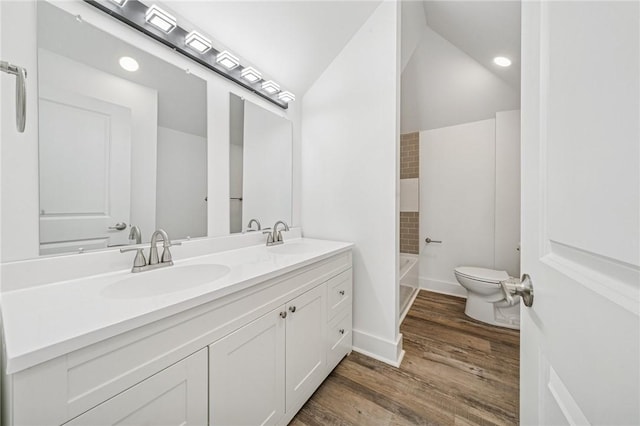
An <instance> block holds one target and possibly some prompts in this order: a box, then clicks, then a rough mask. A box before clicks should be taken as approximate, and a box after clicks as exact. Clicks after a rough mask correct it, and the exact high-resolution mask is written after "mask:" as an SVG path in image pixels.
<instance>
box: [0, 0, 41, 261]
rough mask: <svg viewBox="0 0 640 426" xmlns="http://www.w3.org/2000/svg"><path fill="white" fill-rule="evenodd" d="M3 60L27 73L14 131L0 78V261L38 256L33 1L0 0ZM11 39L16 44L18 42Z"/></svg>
mask: <svg viewBox="0 0 640 426" xmlns="http://www.w3.org/2000/svg"><path fill="white" fill-rule="evenodd" d="M0 7H1V8H2V24H1V25H0V32H1V36H0V39H1V42H2V54H3V55H4V56H3V57H2V60H3V61H10V62H11V63H13V64H16V65H20V66H23V67H25V68H26V69H27V73H28V75H27V122H26V128H25V132H24V133H18V132H17V131H16V127H15V122H16V115H15V114H16V106H15V105H16V104H15V90H16V81H15V77H13V76H9V75H7V74H5V73H2V74H0V84H1V86H2V97H0V108H1V109H2V112H1V114H2V115H1V119H2V135H1V138H2V139H1V142H2V147H1V155H0V157H1V166H0V167H1V169H2V171H1V173H2V178H1V182H2V191H0V196H1V197H2V209H3V210H2V224H1V225H2V227H1V229H0V239H1V240H2V241H1V244H2V260H3V261H8V260H17V259H25V258H32V257H37V256H38V251H39V247H40V242H39V235H38V218H39V215H38V125H37V123H38V91H37V88H38V79H37V73H36V72H35V71H36V69H37V63H38V61H37V53H36V51H37V40H36V3H35V2H4V1H3V2H0ZM16 40H20V42H19V43H17V42H16Z"/></svg>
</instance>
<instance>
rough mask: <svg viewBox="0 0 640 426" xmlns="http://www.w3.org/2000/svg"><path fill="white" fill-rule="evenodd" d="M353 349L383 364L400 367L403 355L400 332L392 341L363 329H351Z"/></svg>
mask: <svg viewBox="0 0 640 426" xmlns="http://www.w3.org/2000/svg"><path fill="white" fill-rule="evenodd" d="M353 350H354V351H356V352H359V353H361V354H363V355H366V356H368V357H371V358H373V359H377V360H378V361H382V362H384V363H385V364H389V365H392V366H394V367H400V363H401V362H402V358H403V357H404V350H403V349H402V334H399V335H398V339H397V340H396V341H395V342H393V341H390V340H386V339H381V338H380V337H377V336H373V335H371V334H368V333H365V332H364V331H359V330H353Z"/></svg>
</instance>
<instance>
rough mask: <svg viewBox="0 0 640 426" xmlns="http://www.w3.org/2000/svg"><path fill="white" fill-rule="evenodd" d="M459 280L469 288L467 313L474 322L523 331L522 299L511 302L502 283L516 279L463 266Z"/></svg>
mask: <svg viewBox="0 0 640 426" xmlns="http://www.w3.org/2000/svg"><path fill="white" fill-rule="evenodd" d="M454 274H455V276H456V279H457V280H458V282H459V283H460V285H462V287H464V288H466V289H467V304H466V307H465V310H464V313H465V314H466V315H468V316H470V317H471V318H473V319H476V320H478V321H482V322H485V323H487V324H491V325H497V326H499V327H507V328H514V329H520V296H515V295H514V296H513V302H512V303H509V302H508V301H507V300H506V298H505V296H504V293H503V292H502V288H501V286H500V281H506V280H514V282H515V283H518V282H519V280H518V279H517V278H511V277H510V276H509V274H507V273H506V272H505V271H496V270H494V269H485V268H475V267H471V266H459V267H457V268H456V269H455V270H454Z"/></svg>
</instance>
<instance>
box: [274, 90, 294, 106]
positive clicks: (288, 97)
mask: <svg viewBox="0 0 640 426" xmlns="http://www.w3.org/2000/svg"><path fill="white" fill-rule="evenodd" d="M278 99H280V100H281V101H283V102H286V103H289V102H292V101H295V100H296V95H294V94H293V93H291V92H287V91H286V90H285V91H283V92H280V93H279V94H278Z"/></svg>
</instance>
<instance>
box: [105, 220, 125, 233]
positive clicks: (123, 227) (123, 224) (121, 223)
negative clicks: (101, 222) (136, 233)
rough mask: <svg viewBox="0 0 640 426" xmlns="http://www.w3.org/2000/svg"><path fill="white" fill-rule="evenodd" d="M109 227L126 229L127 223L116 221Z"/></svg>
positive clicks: (120, 229)
mask: <svg viewBox="0 0 640 426" xmlns="http://www.w3.org/2000/svg"><path fill="white" fill-rule="evenodd" d="M109 229H116V230H118V231H123V230H125V229H127V224H126V223H124V222H118V223H116V224H115V225H114V226H110V227H109Z"/></svg>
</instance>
